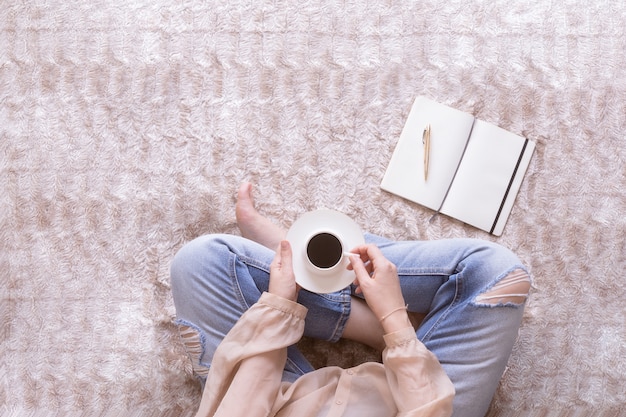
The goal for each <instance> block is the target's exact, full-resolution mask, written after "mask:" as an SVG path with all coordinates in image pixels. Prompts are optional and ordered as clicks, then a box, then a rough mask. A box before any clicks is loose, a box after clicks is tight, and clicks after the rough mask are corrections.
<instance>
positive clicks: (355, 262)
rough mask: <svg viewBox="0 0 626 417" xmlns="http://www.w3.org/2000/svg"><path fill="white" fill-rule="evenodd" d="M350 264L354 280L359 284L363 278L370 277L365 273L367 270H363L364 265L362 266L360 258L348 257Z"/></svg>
mask: <svg viewBox="0 0 626 417" xmlns="http://www.w3.org/2000/svg"><path fill="white" fill-rule="evenodd" d="M350 263H351V265H352V269H353V270H354V273H355V275H356V279H357V281H358V283H359V284H360V283H361V281H362V280H364V279H365V278H369V277H370V275H369V272H367V269H366V268H365V265H364V264H363V261H362V260H361V258H359V257H357V256H350Z"/></svg>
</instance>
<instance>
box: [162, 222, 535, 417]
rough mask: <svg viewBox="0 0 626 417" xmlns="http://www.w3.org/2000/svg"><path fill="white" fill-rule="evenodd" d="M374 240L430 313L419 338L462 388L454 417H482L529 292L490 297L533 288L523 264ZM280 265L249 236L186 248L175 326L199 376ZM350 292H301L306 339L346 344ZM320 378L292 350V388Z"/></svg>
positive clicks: (176, 284) (484, 249)
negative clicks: (309, 376) (509, 288)
mask: <svg viewBox="0 0 626 417" xmlns="http://www.w3.org/2000/svg"><path fill="white" fill-rule="evenodd" d="M366 241H367V242H368V243H374V244H376V245H377V246H378V247H379V248H380V249H381V250H382V252H383V254H384V255H385V256H386V257H387V258H388V259H389V260H390V261H392V262H393V263H394V264H395V265H396V266H397V269H398V275H399V277H400V283H401V287H402V292H403V294H404V299H405V301H406V302H407V303H408V309H409V311H411V312H418V313H423V314H426V317H425V319H424V320H423V322H422V323H421V325H420V326H419V328H418V329H417V337H418V338H419V339H420V340H421V341H422V342H423V343H424V344H425V345H426V347H427V348H428V349H429V350H430V351H431V352H433V353H434V354H435V355H436V356H437V358H438V359H439V361H440V362H441V364H442V366H443V368H444V369H445V371H446V373H447V374H448V376H449V377H450V379H451V380H452V382H453V383H454V385H455V389H456V393H457V394H456V397H455V399H454V410H455V412H454V415H455V416H463V417H468V416H469V417H471V416H474V417H481V416H484V414H485V413H486V412H487V409H488V407H489V404H490V402H491V399H492V397H493V394H494V393H495V390H496V388H497V385H498V382H499V380H500V378H501V376H502V374H503V372H504V369H505V367H506V364H507V361H508V358H509V355H510V353H511V350H512V348H513V344H514V342H515V340H516V338H517V333H518V328H519V325H520V322H521V319H522V314H523V307H524V304H525V299H526V298H525V296H526V295H527V294H518V297H516V298H514V300H515V302H510V301H504V302H502V301H497V302H493V301H492V298H490V297H489V296H490V295H492V294H491V293H492V292H494V291H493V290H494V289H495V288H498V286H500V285H501V283H502V282H503V281H505V280H506V279H507V277H508V276H511V275H515V274H517V275H518V276H519V274H520V273H521V275H522V279H524V280H526V281H527V282H528V283H529V282H530V277H529V274H528V272H527V271H526V269H525V268H524V266H523V265H522V264H521V263H520V261H519V259H518V258H517V257H516V256H515V255H514V254H513V253H511V252H510V251H509V250H507V249H505V248H503V247H502V246H499V245H497V244H494V243H491V242H488V241H482V240H474V239H450V240H437V241H408V242H394V241H389V240H386V239H383V238H380V237H377V236H374V235H369V234H366ZM273 257H274V252H273V251H272V250H270V249H268V248H265V247H263V246H261V245H259V244H257V243H255V242H252V241H249V240H246V239H244V238H241V237H238V236H232V235H207V236H202V237H199V238H197V239H195V240H194V241H192V242H190V243H188V244H187V245H185V246H184V247H183V248H182V249H181V250H180V251H179V252H178V254H177V255H176V257H175V258H174V260H173V263H172V267H171V282H172V293H173V297H174V304H175V306H176V314H177V323H178V325H179V327H180V329H181V336H182V337H183V341H184V342H185V346H186V348H187V351H188V353H189V355H190V357H191V359H192V362H193V366H194V370H195V371H196V373H197V374H198V375H200V376H201V377H202V376H206V373H207V371H208V368H209V367H210V364H211V360H212V356H213V352H214V351H215V349H216V347H217V345H219V343H220V342H221V340H222V339H223V338H224V336H225V335H226V333H228V331H229V330H230V329H231V328H232V326H233V325H234V324H235V322H236V321H237V320H238V319H239V317H240V316H241V315H242V313H243V312H244V311H245V310H247V309H248V308H249V307H250V306H251V305H252V304H254V303H255V302H256V301H257V300H258V298H259V297H260V295H261V293H262V292H263V291H266V290H267V289H268V283H269V266H270V263H271V262H272V259H273ZM352 290H353V288H351V287H348V288H346V289H344V290H342V291H338V292H336V293H331V294H314V293H310V292H308V291H304V290H302V291H300V294H299V299H298V302H299V303H301V304H303V305H305V306H306V307H307V308H308V309H309V312H308V315H307V318H306V323H305V336H309V337H313V338H318V339H322V340H328V341H337V340H338V339H339V338H341V335H342V333H343V329H344V327H345V324H346V322H347V320H348V317H349V315H350V306H351V298H352V296H353V294H352ZM496 292H497V291H496ZM496 298H497V297H496ZM312 370H313V368H312V367H311V365H310V364H309V362H308V361H307V360H306V359H305V358H304V356H303V355H302V354H301V353H300V352H299V351H298V350H297V349H296V347H295V346H292V347H291V348H290V349H289V351H288V360H287V364H286V366H285V371H284V374H283V378H284V379H285V380H291V381H293V380H295V379H296V378H297V377H298V376H300V375H302V374H304V373H306V372H310V371H312Z"/></svg>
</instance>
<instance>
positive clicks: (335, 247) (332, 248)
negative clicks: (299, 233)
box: [306, 233, 343, 268]
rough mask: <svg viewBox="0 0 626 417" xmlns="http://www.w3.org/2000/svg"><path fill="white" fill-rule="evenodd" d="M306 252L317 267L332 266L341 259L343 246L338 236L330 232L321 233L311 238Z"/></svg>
mask: <svg viewBox="0 0 626 417" xmlns="http://www.w3.org/2000/svg"><path fill="white" fill-rule="evenodd" d="M306 254H307V256H308V257H309V260H310V261H311V263H312V264H313V265H315V266H316V267H318V268H332V267H333V266H335V265H337V263H338V262H339V261H340V260H341V256H342V255H343V248H342V247H341V242H340V241H339V239H337V237H336V236H334V235H331V234H330V233H319V234H317V235H315V236H313V237H312V238H311V240H309V244H308V245H307V247H306Z"/></svg>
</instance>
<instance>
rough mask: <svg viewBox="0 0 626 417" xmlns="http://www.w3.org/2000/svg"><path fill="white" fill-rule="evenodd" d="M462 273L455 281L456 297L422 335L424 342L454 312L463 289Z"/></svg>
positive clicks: (458, 274)
mask: <svg viewBox="0 0 626 417" xmlns="http://www.w3.org/2000/svg"><path fill="white" fill-rule="evenodd" d="M460 269H461V270H463V269H462V268H460ZM462 278H463V277H462V273H460V272H459V273H457V278H456V279H455V282H454V297H453V299H452V302H451V303H450V304H449V305H448V306H447V307H446V308H445V310H444V311H443V312H442V313H441V315H440V316H439V318H438V319H437V321H436V322H435V323H433V324H432V326H430V329H428V331H427V332H426V333H424V336H423V337H422V342H423V343H424V342H426V341H428V340H430V337H431V335H432V333H433V332H434V331H435V330H437V328H438V327H439V323H441V322H442V321H443V320H445V319H446V318H447V317H448V316H449V315H450V313H451V312H452V310H453V309H454V308H455V307H456V306H457V304H458V301H459V298H460V295H461V293H462V291H463V282H462V281H463V280H462Z"/></svg>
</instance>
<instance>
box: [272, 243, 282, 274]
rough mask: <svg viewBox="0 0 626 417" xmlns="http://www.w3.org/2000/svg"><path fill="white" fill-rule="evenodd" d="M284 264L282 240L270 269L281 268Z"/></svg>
mask: <svg viewBox="0 0 626 417" xmlns="http://www.w3.org/2000/svg"><path fill="white" fill-rule="evenodd" d="M281 265H282V242H281V243H280V244H279V245H278V247H277V248H276V254H274V259H273V260H272V263H271V264H270V269H278V270H280V268H281Z"/></svg>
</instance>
